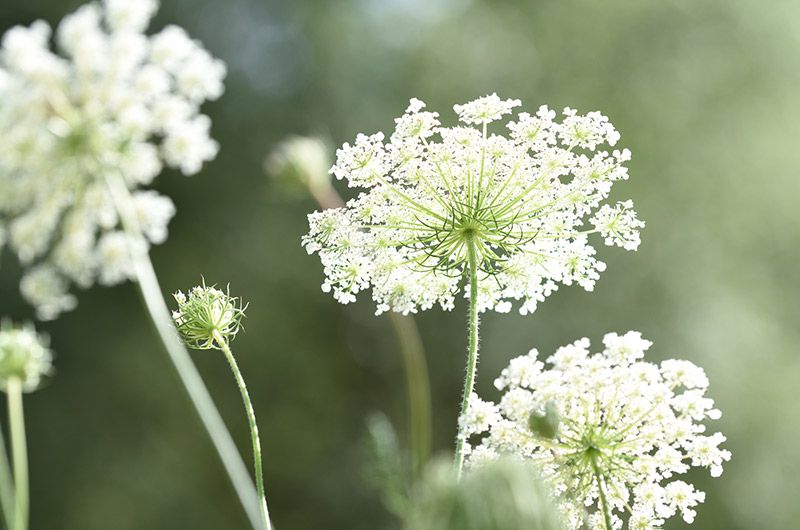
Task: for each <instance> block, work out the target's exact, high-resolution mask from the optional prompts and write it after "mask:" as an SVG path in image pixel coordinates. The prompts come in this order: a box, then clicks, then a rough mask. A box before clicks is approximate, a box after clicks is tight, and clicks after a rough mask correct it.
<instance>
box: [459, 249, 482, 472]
mask: <svg viewBox="0 0 800 530" xmlns="http://www.w3.org/2000/svg"><path fill="white" fill-rule="evenodd" d="M467 261H468V266H469V271H468V273H469V345H468V350H467V369H466V372H467V373H466V377H465V378H464V396H463V397H462V399H461V413H460V415H459V418H462V417H465V416H466V415H467V412H468V411H469V397H470V395H472V389H473V388H474V386H475V369H476V367H477V365H478V256H477V254H476V251H475V242H474V241H473V239H472V238H471V237H470V238H468V239H467ZM460 424H461V422H460V421H459V429H458V435H457V438H456V454H455V466H456V472H457V474H458V476H459V477H460V476H461V469H462V468H463V467H464V443H465V441H466V433H464V432H463V431H462V430H461V427H460Z"/></svg>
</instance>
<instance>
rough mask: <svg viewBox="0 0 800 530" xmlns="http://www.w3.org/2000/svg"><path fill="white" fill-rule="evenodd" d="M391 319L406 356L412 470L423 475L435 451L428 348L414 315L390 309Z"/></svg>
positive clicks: (402, 352)
mask: <svg viewBox="0 0 800 530" xmlns="http://www.w3.org/2000/svg"><path fill="white" fill-rule="evenodd" d="M389 319H390V321H391V323H392V327H393V328H394V331H395V334H396V335H397V342H398V346H399V347H400V353H401V354H402V356H403V368H404V369H405V375H406V397H407V400H408V421H409V437H410V439H411V444H410V445H411V455H412V467H413V469H412V470H413V472H414V476H416V477H419V476H420V475H421V473H422V470H423V469H424V467H425V464H426V463H427V461H428V459H429V458H430V454H431V430H432V419H431V390H430V379H429V377H428V367H427V363H426V362H425V349H424V348H423V345H422V338H421V337H420V335H419V330H418V329H417V326H416V323H415V322H414V319H413V318H412V317H410V316H406V315H401V314H400V313H395V312H390V313H389Z"/></svg>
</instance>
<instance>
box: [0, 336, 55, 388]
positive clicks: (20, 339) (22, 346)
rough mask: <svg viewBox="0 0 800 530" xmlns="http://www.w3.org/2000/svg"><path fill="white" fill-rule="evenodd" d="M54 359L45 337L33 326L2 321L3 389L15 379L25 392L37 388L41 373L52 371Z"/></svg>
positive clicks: (0, 365)
mask: <svg viewBox="0 0 800 530" xmlns="http://www.w3.org/2000/svg"><path fill="white" fill-rule="evenodd" d="M52 360H53V354H52V353H51V352H50V349H49V348H48V343H47V340H46V338H45V337H43V336H41V335H38V334H37V333H36V331H35V330H34V329H33V328H32V327H29V326H27V327H16V326H12V325H10V324H9V323H8V322H3V323H0V388H3V389H5V388H6V385H7V384H8V381H9V380H10V379H11V378H16V379H19V380H20V381H21V382H22V388H23V389H24V390H25V391H26V392H32V391H34V390H36V389H37V388H38V387H39V383H40V382H41V379H42V376H45V375H47V374H49V373H50V372H52V369H53V365H52Z"/></svg>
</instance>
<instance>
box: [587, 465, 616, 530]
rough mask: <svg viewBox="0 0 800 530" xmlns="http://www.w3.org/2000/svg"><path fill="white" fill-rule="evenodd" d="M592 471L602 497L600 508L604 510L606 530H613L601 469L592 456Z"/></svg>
mask: <svg viewBox="0 0 800 530" xmlns="http://www.w3.org/2000/svg"><path fill="white" fill-rule="evenodd" d="M591 459H592V470H594V478H595V481H596V482H597V491H598V494H599V495H600V506H601V507H602V509H603V520H604V521H605V525H606V530H611V529H612V526H611V512H610V511H609V510H608V499H607V498H606V492H605V490H604V489H603V482H602V480H601V479H600V469H599V468H598V467H597V457H596V456H595V455H594V454H592V455H591Z"/></svg>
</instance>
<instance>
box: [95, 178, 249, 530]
mask: <svg viewBox="0 0 800 530" xmlns="http://www.w3.org/2000/svg"><path fill="white" fill-rule="evenodd" d="M105 175H106V183H107V185H108V189H109V191H110V193H111V196H112V198H113V200H114V204H115V206H116V209H117V212H118V213H119V216H120V218H121V219H122V225H123V227H124V229H125V232H126V234H127V235H128V237H130V238H131V259H132V261H133V265H134V271H135V274H136V279H137V280H138V283H139V290H140V292H141V294H142V299H143V300H144V305H145V308H146V309H147V311H148V313H149V314H150V318H151V319H152V321H153V324H154V326H155V328H156V331H157V333H158V336H159V337H160V338H161V341H162V342H163V344H164V347H165V349H166V350H167V353H168V354H169V358H170V360H171V361H172V364H173V365H174V366H175V369H176V370H177V372H178V376H179V377H180V380H181V382H182V383H183V386H184V387H185V388H186V392H187V393H188V394H189V398H190V399H191V401H192V404H193V405H194V407H195V409H196V410H197V414H198V415H199V416H200V420H201V421H202V422H203V425H204V426H205V428H206V430H207V431H208V434H209V436H210V437H211V441H212V442H213V444H214V447H215V448H216V450H217V453H218V454H219V457H220V459H221V460H222V463H223V465H224V467H225V470H226V471H227V473H228V476H229V477H230V480H231V483H232V484H233V487H234V489H235V490H236V494H237V495H238V496H239V501H240V502H241V503H242V506H243V508H244V510H245V513H246V514H247V517H248V519H249V521H250V525H251V526H252V527H253V528H254V529H259V528H261V524H260V520H261V517H260V515H259V512H260V510H259V508H258V496H257V493H256V489H255V487H254V486H253V482H252V480H250V476H249V474H248V472H247V467H246V466H245V464H244V462H243V461H242V457H241V455H240V454H239V451H238V450H237V449H236V444H235V443H234V442H233V438H231V435H230V433H229V432H228V429H227V428H226V427H225V422H223V421H222V417H221V416H220V414H219V411H218V410H217V407H216V406H215V405H214V401H213V400H212V399H211V396H210V395H209V393H208V389H207V388H206V386H205V384H204V383H203V379H202V378H201V377H200V373H199V372H198V371H197V367H196V366H195V365H194V363H193V362H192V358H191V357H190V356H189V352H188V351H187V350H186V348H185V347H184V345H183V344H182V343H181V341H180V338H179V337H178V333H177V331H176V330H175V327H174V326H173V323H172V317H171V316H170V312H169V308H168V307H167V303H166V301H164V296H163V295H162V293H161V287H160V286H159V284H158V277H157V276H156V273H155V270H154V269H153V264H152V262H151V261H150V255H149V254H148V252H147V246H146V243H145V241H144V238H143V236H142V231H141V228H140V226H139V221H138V218H137V216H136V212H135V211H134V209H133V202H132V197H131V194H130V191H129V190H128V188H127V186H126V185H125V182H124V181H123V179H122V175H121V174H119V172H108V171H107V172H106V173H105Z"/></svg>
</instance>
